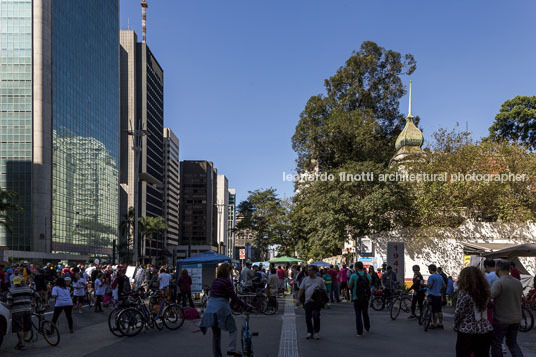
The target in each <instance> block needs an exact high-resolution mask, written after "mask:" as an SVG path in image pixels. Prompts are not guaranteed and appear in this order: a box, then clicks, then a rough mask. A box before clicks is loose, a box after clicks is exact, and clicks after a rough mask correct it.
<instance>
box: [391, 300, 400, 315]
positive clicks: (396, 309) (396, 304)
mask: <svg viewBox="0 0 536 357" xmlns="http://www.w3.org/2000/svg"><path fill="white" fill-rule="evenodd" d="M401 305H402V300H401V299H400V298H396V299H395V300H394V301H393V303H392V304H391V320H396V318H397V317H398V315H399V314H400V309H401Z"/></svg>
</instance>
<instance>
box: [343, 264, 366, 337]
mask: <svg viewBox="0 0 536 357" xmlns="http://www.w3.org/2000/svg"><path fill="white" fill-rule="evenodd" d="M355 266H356V268H357V271H356V273H354V274H352V276H351V277H350V282H349V287H350V289H352V299H353V301H354V311H355V324H356V329H357V336H359V337H361V336H363V324H364V327H365V330H366V331H367V332H369V330H370V319H369V315H368V304H369V299H370V284H371V281H372V278H371V277H370V275H369V274H367V273H366V272H365V270H364V267H363V262H357V263H356V265H355Z"/></svg>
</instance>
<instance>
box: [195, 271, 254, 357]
mask: <svg viewBox="0 0 536 357" xmlns="http://www.w3.org/2000/svg"><path fill="white" fill-rule="evenodd" d="M250 264H251V263H250ZM230 274H231V266H230V265H229V264H228V263H223V264H221V265H220V266H218V269H217V270H216V279H214V281H213V282H212V287H211V288H210V299H209V300H208V303H207V308H206V309H205V312H204V314H203V317H202V318H201V322H200V323H199V327H200V328H201V331H202V332H203V334H206V332H207V329H208V328H209V327H210V328H212V351H213V354H214V356H216V357H220V356H222V352H221V330H225V331H228V332H229V344H228V347H227V356H241V354H240V353H238V352H236V342H237V341H236V340H237V336H238V334H237V331H238V330H237V328H236V323H235V320H234V318H233V314H232V312H231V307H230V305H229V299H231V300H232V301H233V303H235V304H238V305H239V306H243V307H247V305H246V304H245V303H244V302H243V301H241V300H240V299H239V298H238V296H236V293H235V291H234V289H233V284H232V283H231V280H230Z"/></svg>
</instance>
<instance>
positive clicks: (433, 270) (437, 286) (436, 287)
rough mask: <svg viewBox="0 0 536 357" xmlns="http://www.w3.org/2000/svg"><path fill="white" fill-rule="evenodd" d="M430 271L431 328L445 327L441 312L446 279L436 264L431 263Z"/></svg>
mask: <svg viewBox="0 0 536 357" xmlns="http://www.w3.org/2000/svg"><path fill="white" fill-rule="evenodd" d="M428 271H429V272H430V276H429V277H428V295H429V296H430V299H431V305H432V320H433V323H432V325H430V328H431V329H433V328H443V313H442V312H441V308H442V302H443V301H442V299H443V294H442V291H443V288H444V287H445V281H444V280H443V277H442V276H441V275H439V274H438V272H437V267H436V266H435V264H430V265H429V266H428Z"/></svg>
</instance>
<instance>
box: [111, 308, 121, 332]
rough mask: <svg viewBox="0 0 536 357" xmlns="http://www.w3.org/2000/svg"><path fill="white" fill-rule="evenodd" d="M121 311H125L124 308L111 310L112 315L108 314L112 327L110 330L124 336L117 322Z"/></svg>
mask: <svg viewBox="0 0 536 357" xmlns="http://www.w3.org/2000/svg"><path fill="white" fill-rule="evenodd" d="M121 311H123V309H122V308H116V309H113V310H112V312H110V315H108V328H109V329H110V332H111V333H112V334H113V335H114V336H117V337H123V334H122V333H121V330H120V329H119V325H118V323H117V318H118V316H119V314H120V313H121Z"/></svg>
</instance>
